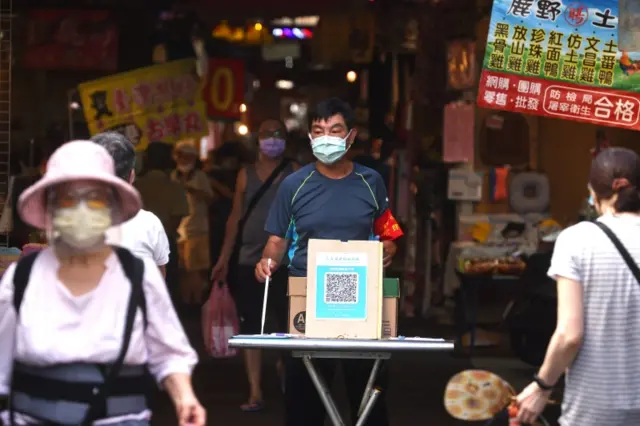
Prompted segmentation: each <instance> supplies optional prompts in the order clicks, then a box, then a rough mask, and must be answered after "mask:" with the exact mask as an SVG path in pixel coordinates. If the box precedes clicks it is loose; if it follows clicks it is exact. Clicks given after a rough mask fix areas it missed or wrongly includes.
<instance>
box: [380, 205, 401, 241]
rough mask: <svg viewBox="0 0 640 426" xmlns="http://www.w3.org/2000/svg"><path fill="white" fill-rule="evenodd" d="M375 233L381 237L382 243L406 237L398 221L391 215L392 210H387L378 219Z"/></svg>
mask: <svg viewBox="0 0 640 426" xmlns="http://www.w3.org/2000/svg"><path fill="white" fill-rule="evenodd" d="M373 232H375V234H376V236H378V237H380V241H387V240H391V241H393V240H397V239H398V238H400V237H402V236H403V235H404V232H402V229H401V228H400V225H399V224H398V221H397V220H396V218H395V217H393V215H392V214H391V210H389V209H387V210H385V211H384V213H382V215H380V217H379V218H377V219H376V221H375V223H374V224H373Z"/></svg>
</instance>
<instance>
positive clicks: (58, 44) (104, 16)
mask: <svg viewBox="0 0 640 426" xmlns="http://www.w3.org/2000/svg"><path fill="white" fill-rule="evenodd" d="M23 61H24V62H23V63H24V66H25V67H26V68H31V69H41V70H82V71H84V70H97V71H116V70H117V68H118V25H117V22H116V20H115V18H114V16H113V15H112V14H111V12H109V11H100V10H84V11H73V10H32V11H29V27H28V31H27V45H26V47H25V52H24V56H23Z"/></svg>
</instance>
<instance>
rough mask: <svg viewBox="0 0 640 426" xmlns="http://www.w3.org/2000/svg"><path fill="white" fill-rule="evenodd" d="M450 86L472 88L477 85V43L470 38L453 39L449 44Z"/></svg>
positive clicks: (463, 88)
mask: <svg viewBox="0 0 640 426" xmlns="http://www.w3.org/2000/svg"><path fill="white" fill-rule="evenodd" d="M447 69H448V73H447V75H448V84H449V88H451V89H454V90H471V89H474V88H475V86H476V75H477V67H476V43H475V42H474V41H470V40H456V41H452V42H450V43H449V44H448V46H447Z"/></svg>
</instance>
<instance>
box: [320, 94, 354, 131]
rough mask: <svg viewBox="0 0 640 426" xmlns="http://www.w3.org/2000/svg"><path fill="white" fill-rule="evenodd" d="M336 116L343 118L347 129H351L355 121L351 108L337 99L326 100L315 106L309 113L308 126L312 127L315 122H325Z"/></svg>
mask: <svg viewBox="0 0 640 426" xmlns="http://www.w3.org/2000/svg"><path fill="white" fill-rule="evenodd" d="M338 114H340V115H341V116H342V118H344V122H345V124H346V125H347V129H351V128H353V126H354V124H355V121H356V115H355V113H354V112H353V108H351V105H349V104H348V103H347V102H345V101H343V100H342V99H339V98H330V99H326V100H324V101H322V102H319V103H318V104H316V106H315V108H314V109H313V110H311V112H309V125H312V124H313V123H314V122H315V121H326V120H328V119H329V118H331V117H333V116H334V115H338Z"/></svg>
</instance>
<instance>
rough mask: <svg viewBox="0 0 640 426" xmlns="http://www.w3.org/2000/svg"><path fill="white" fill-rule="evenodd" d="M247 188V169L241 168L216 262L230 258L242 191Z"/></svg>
mask: <svg viewBox="0 0 640 426" xmlns="http://www.w3.org/2000/svg"><path fill="white" fill-rule="evenodd" d="M246 189H247V170H246V169H244V168H242V169H240V171H239V172H238V177H237V178H236V188H235V192H234V194H233V207H232V208H231V213H230V214H229V218H228V219H227V225H226V229H225V233H224V242H223V243H222V250H221V251H220V260H218V263H225V264H226V263H227V262H229V259H230V258H231V253H232V252H233V248H234V245H235V243H236V237H237V235H238V222H239V221H240V219H241V218H242V210H243V209H244V193H245V191H246Z"/></svg>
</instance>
